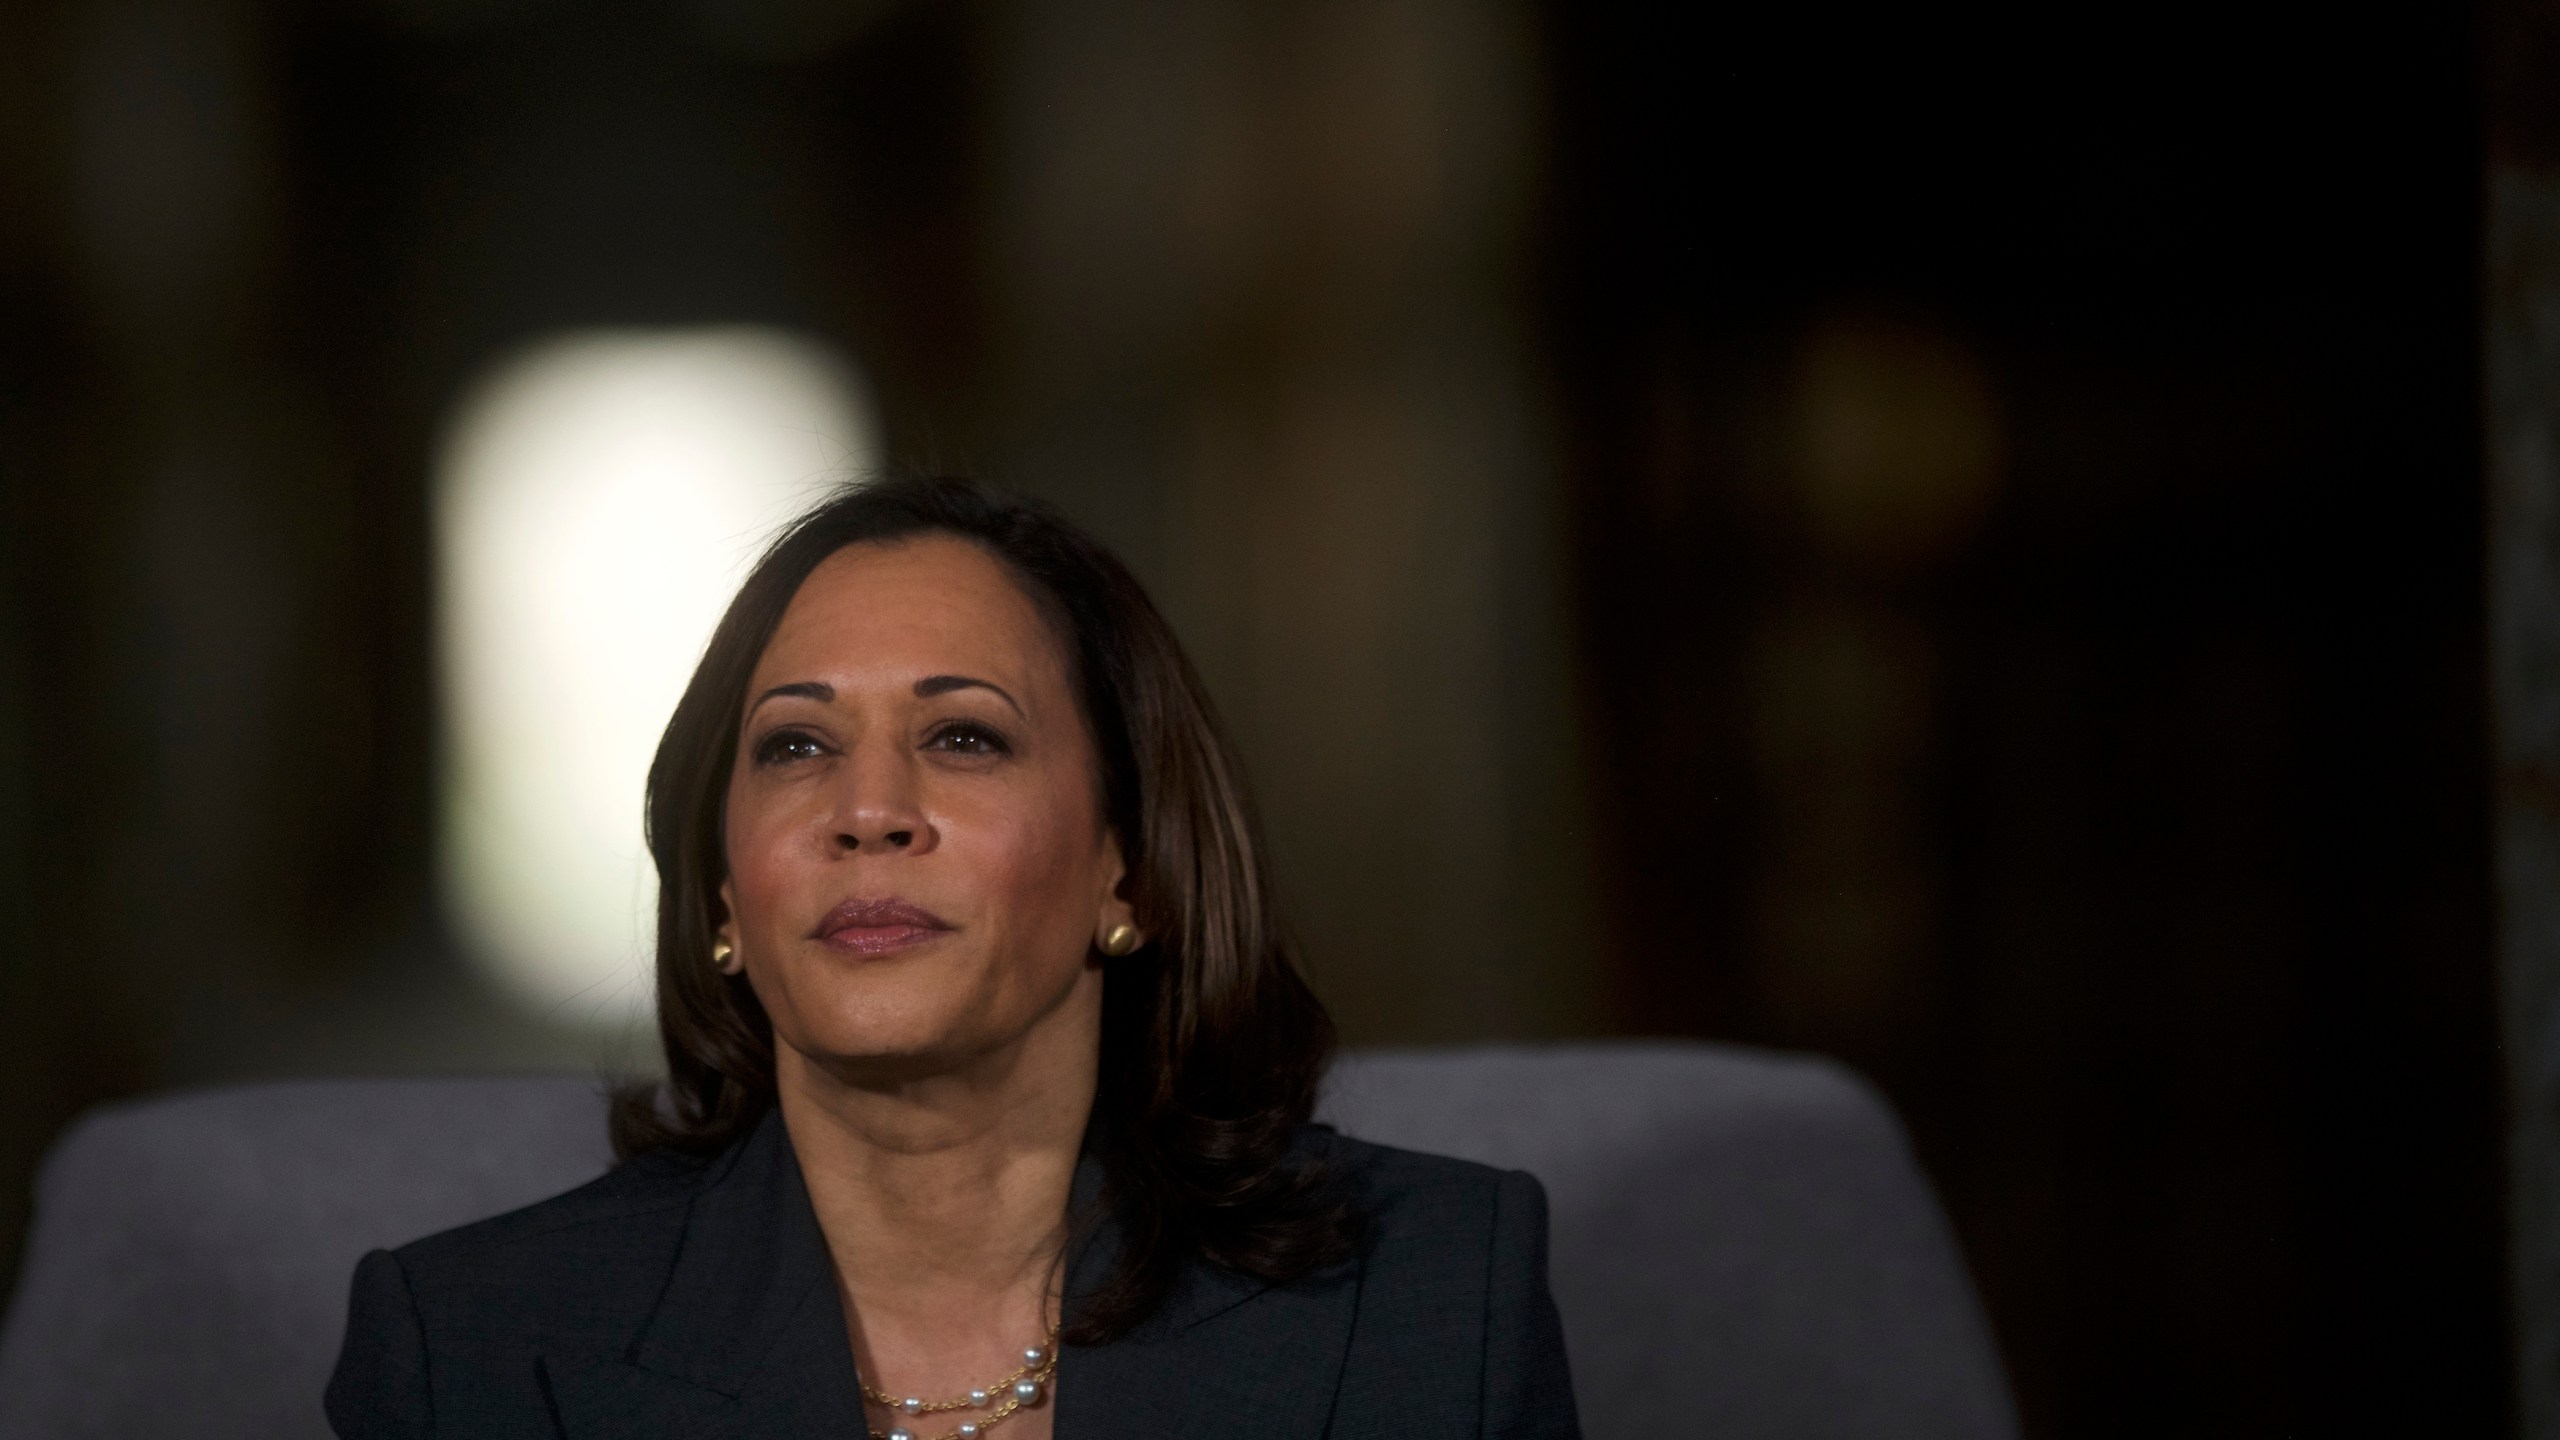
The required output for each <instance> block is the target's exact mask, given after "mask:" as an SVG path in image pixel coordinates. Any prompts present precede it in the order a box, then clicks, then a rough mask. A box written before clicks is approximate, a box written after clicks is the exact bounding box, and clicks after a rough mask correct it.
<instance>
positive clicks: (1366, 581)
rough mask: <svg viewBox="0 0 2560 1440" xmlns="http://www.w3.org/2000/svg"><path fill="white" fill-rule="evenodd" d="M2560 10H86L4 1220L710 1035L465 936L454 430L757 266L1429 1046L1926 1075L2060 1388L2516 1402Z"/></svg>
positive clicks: (26, 294) (39, 10) (1932, 1165)
mask: <svg viewBox="0 0 2560 1440" xmlns="http://www.w3.org/2000/svg"><path fill="white" fill-rule="evenodd" d="M2519 8H2529V7H2519ZM2479 28H2480V27H2479V25H2478V22H2477V17H2475V16H2474V15H2472V14H2471V13H2470V12H2469V11H2468V10H2467V9H2466V8H2465V7H2462V6H2445V5H2423V4H2414V3H2411V4H2400V5H2396V6H2388V7H2376V8H2375V9H2373V10H2372V11H2371V12H2370V13H2367V14H2364V15H2361V16H2357V17H2352V18H2350V17H2348V16H2346V15H2343V14H2341V13H2340V12H2338V11H2337V10H2336V9H2335V8H2334V7H2312V6H2299V5H2295V6H2279V5H2274V4H2265V3H2248V4H2235V3H2223V4H2217V5H2202V4H2188V3H2180V0H2172V3H2170V4H2167V5H2155V6H2149V7H2137V8H2133V9H2127V8H2123V7H2090V6H2078V7H2074V6H2051V5H2047V6H2037V7H2024V6H2021V7H2014V8H2011V7H2002V6H1997V5H1991V4H1982V3H1968V4H1958V5H1953V6H1936V7H1927V6H1920V7H1914V6H1881V5H1792V6H1778V5H1761V6H1741V7H1733V6H1727V7H1712V8H1709V7H1695V6H1672V5H1651V4H1635V3H1625V0H1585V3H1579V4H1562V3H1548V4H1543V5H1541V4H1529V3H1500V0H1472V3H1458V0H1362V3H1349V0H1335V3H1311V4H1293V5H1277V4H1178V3H1171V0H1088V3H1084V4H1067V3H1063V0H1024V3H1018V4H1010V5H1004V4H960V3H914V0H910V3H893V0H869V3H864V0H844V3H837V4H827V3H820V0H725V3H724V0H644V3H625V4H615V5H606V4H603V3H600V0H596V3H591V0H192V3H191V0H12V3H10V4H8V5H7V6H6V7H5V8H0V486H5V494H0V936H5V937H6V938H5V939H0V1257H7V1256H9V1255H11V1254H13V1253H14V1250H15V1247H16V1244H17V1237H18V1235H19V1233H20V1231H21V1229H22V1227H23V1224H24V1221H25V1217H26V1204H27V1199H26V1196H27V1191H26V1185H27V1180H28V1177H29V1175H30V1174H31V1173H32V1170H33V1167H34V1165H35V1164H36V1162H37V1160H38V1159H39V1157H40V1155H41V1153H42V1151H43V1148H44V1146H45V1145H46V1144H47V1143H48V1141H49V1140H50V1138H51V1137H52V1136H53V1135H54V1134H55V1133H56V1132H57V1131H58V1129H59V1128H60V1126H61V1125H62V1124H63V1123H64V1122H65V1121H66V1120H67V1119H68V1118H69V1117H70V1116H71V1115H73V1114H74V1113H76V1112H77V1111H78V1110H79V1109H81V1108H82V1107H84V1106H87V1105H90V1104H93V1103H96V1102H99V1101H102V1100H106V1099H110V1098H113V1097H117V1096H123V1095H130V1094H134V1093H137V1092H141V1091H145V1090H150V1089H155V1088H161V1087H167V1086H174V1085H186V1084H201V1083H208V1082H213V1081H219V1080H225V1079H234V1078H242V1077H250V1076H261V1075H274V1074H288V1073H319V1072H338V1073H342V1072H350V1071H367V1070H373V1071H383V1070H390V1071H421V1070H457V1069H473V1068H525V1067H533V1066H561V1065H568V1066H579V1065H592V1064H598V1063H605V1064H611V1063H616V1060H617V1057H619V1059H620V1060H623V1061H627V1060H629V1059H630V1052H629V1050H628V1041H627V1039H626V1040H624V1041H622V1042H620V1043H621V1044H622V1045H623V1046H624V1048H623V1049H621V1050H619V1051H616V1050H615V1049H614V1048H613V1046H611V1045H602V1046H601V1048H599V1046H600V1042H599V1041H598V1040H597V1037H595V1036H594V1035H591V1034H587V1033H584V1032H579V1031H577V1030H576V1028H575V1027H574V1026H572V1025H569V1024H567V1023H566V1022H564V1021H563V1020H562V1019H561V1017H559V1016H558V1015H556V1014H554V1015H546V1014H542V1013H535V1012H522V1013H519V1012H518V1011H515V1010H511V1009H509V1008H508V1007H507V1006H506V1005H505V1004H504V1003H503V1002H502V1001H501V1000H499V999H498V998H496V997H494V996H493V995H491V994H489V993H487V992H486V991H485V989H484V988H483V987H481V986H480V985H479V984H478V982H476V981H474V980H472V979H471V978H470V975H471V972H470V971H469V970H468V969H467V967H466V966H465V965H464V964H463V963H462V962H461V959H460V957H459V955H458V949H459V945H458V942H457V941H456V940H455V939H453V938H452V937H453V934H454V931H453V927H452V926H451V924H450V923H449V920H448V918H447V907H446V902H445V898H444V897H443V896H441V895H440V893H439V888H438V882H437V880H436V874H437V870H436V865H435V861H434V854H435V850H434V847H435V843H436V836H435V827H436V824H437V816H438V809H437V800H436V775H437V766H438V763H439V761H438V756H439V749H438V746H439V744H440V741H439V738H438V725H437V718H436V717H437V713H438V709H437V707H438V703H439V695H438V693H437V683H438V682H437V679H436V676H437V671H436V668H435V665H434V662H433V645H434V642H433V635H432V630H433V615H434V613H435V609H434V604H435V597H434V596H433V595H432V594H431V593H430V591H431V582H432V577H433V576H434V574H435V573H436V572H435V566H434V561H433V556H432V554H431V553H430V550H431V529H430V525H429V517H430V499H431V497H430V484H431V478H432V475H433V474H434V454H435V451H436V445H437V440H438V436H439V434H440V433H441V430H442V427H444V426H445V425H446V424H447V423H448V422H449V419H450V416H451V413H452V410H453V407H454V406H455V404H456V403H457V397H459V396H460V395H462V394H463V393H464V392H465V390H466V388H467V387H468V386H469V385H470V384H471V383H472V381H473V378H474V377H475V376H478V375H482V374H484V373H486V371H487V369H488V367H490V366H491V365H493V364H496V363H498V362H500V361H502V360H503V359H504V358H505V357H507V356H508V355H510V354H513V353H518V352H519V351H520V350H521V348H522V347H524V346H526V345H528V344H532V343H536V342H538V341H540V340H541V339H543V338H544V337H546V336H551V335H556V334H559V333H563V332H568V331H574V330H578V329H580V328H582V327H595V326H623V327H629V326H649V327H673V326H689V325H714V324H718V325H730V324H740V323H752V324H761V325H773V326H781V327H787V328H789V329H791V330H794V331H797V332H801V333H804V334H808V335H813V336H816V337H820V338H821V339H823V340H826V341H829V342H832V343H833V344H834V345H836V346H838V347H839V348H840V350H841V351H842V353H843V354H845V355H847V356H849V357H850V358H851V360H852V362H853V363H854V364H855V365H857V366H858V367H859V368H860V370H861V372H862V374H863V376H864V377H865V379H866V380H867V382H868V385H869V387H870V389H871V391H872V395H873V403H874V406H875V409H876V412H877V414H878V416H879V419H880V424H881V426H882V429H883V436H882V438H883V441H884V443H885V446H886V449H887V451H888V452H889V454H890V455H892V456H893V457H895V458H897V459H899V460H902V461H906V462H910V463H916V464H922V465H929V466H943V467H952V468H963V469H968V470H972V471H975V472H977V473H981V474H985V475H988V476H991V477H993V478H996V479H998V480H1001V481H1004V482H1007V483H1010V484H1013V485H1016V486H1019V487H1022V488H1026V489H1030V490H1033V491H1036V492H1039V493H1042V494H1046V495H1048V496H1050V497H1052V498H1054V499H1056V500H1057V501H1058V502H1059V503H1061V504H1063V505H1065V506H1066V507H1067V508H1069V509H1070V510H1071V511H1072V512H1073V513H1075V514H1077V515H1078V516H1079V517H1081V518H1083V519H1084V520H1086V521H1087V522H1088V523H1090V524H1091V525H1093V526H1094V527H1095V528H1096V529H1097V530H1099V531H1100V532H1101V533H1103V534H1104V535H1105V536H1106V538H1108V539H1110V540H1111V541H1112V542H1113V543H1114V544H1115V545H1117V546H1119V547H1120V548H1121V549H1122V550H1123V551H1124V553H1126V554H1127V555H1129V557H1130V558H1131V559H1132V561H1133V562H1134V563H1135V564H1136V565H1137V566H1138V568H1139V569H1140V570H1141V572H1142V573H1143V574H1144V575H1145V576H1146V578H1147V579H1148V580H1149V582H1150V584H1151V585H1152V586H1153V587H1154V588H1155V589H1156V591H1157V593H1158V596H1159V598H1160V600H1162V602H1163V603H1164V604H1165V606H1166V608H1167V610H1168V612H1169V613H1170V614H1171V615H1172V616H1173V617H1174V619H1175V622H1176V624H1177V626H1178V627H1179V628H1180V629H1181V630H1182V632H1183V634H1184V636H1185V639H1186V641H1187V642H1188V643H1189V644H1190V645H1191V646H1192V647H1193V648H1194V650H1195V653H1196V654H1197V656H1198V658H1199V660H1200V662H1201V664H1202V666H1203V668H1204V670H1205V671H1206V673H1207V674H1208V676H1209V678H1210V681H1211V684H1212V687H1213V689H1215V690H1216V692H1217V694H1218V696H1219V698H1220V700H1221V702H1222V704H1223V705H1224V706H1225V708H1226V709H1227V710H1228V712H1229V713H1230V716H1231V719H1232V721H1233V723H1234V726H1235V728H1236V729H1237V731H1238V732H1239V735H1240V738H1241V740H1242V742H1243V744H1244V747H1245V749H1246V751H1247V755H1248V759H1249V762H1250V763H1251V764H1252V766H1253V767H1254V770H1255V773H1256V776H1257V779H1258V781H1259V783H1260V786H1261V789H1262V791H1263V793H1264V797H1265V801H1266V806H1267V809H1268V810H1269V812H1270V815H1269V818H1270V821H1271V825H1272V828H1273V830H1274V834H1275V844H1276V845H1277V848H1278V851H1279V854H1280V858H1281V864H1282V870H1283V879H1284V882H1285V883H1286V884H1287V886H1288V888H1289V899H1290V903H1291V905H1292V907H1293V913H1294V915H1295V919H1296V923H1297V925H1298V927H1299V929H1300V930H1301V931H1302V932H1303V934H1304V935H1305V937H1306V939H1307V944H1308V950H1309V954H1310V963H1311V965H1312V967H1313V969H1314V970H1315V972H1316V975H1317V978H1318V980H1319V983H1320V985H1321V986H1322V988H1323V989H1324V991H1325V993H1326V994H1327V996H1328V998H1329V999H1330V1000H1331V1001H1332V1003H1333V1004H1334V1005H1335V1007H1336V1009H1337V1012H1338V1014H1339V1015H1340V1016H1341V1018H1342V1020H1343V1022H1344V1025H1345V1028H1346V1031H1347V1033H1348V1035H1349V1038H1350V1039H1351V1040H1352V1041H1353V1042H1354V1043H1359V1044H1380V1043H1396V1042H1449V1041H1463V1040H1469V1039H1483V1038H1540V1037H1554V1036H1573V1035H1680V1036H1701V1037H1713V1038H1719V1039H1727V1040H1739V1041H1746V1042H1752V1043H1761V1044H1770V1045H1779V1046H1787V1047H1800V1048H1809V1049H1816V1050H1821V1051H1826V1052H1829V1053H1832V1054H1835V1055H1838V1056H1840V1057H1842V1058H1844V1059H1846V1060H1847V1061H1849V1062H1850V1063H1852V1064H1854V1065H1856V1066H1858V1067H1859V1068H1860V1069H1862V1070H1863V1071H1864V1072H1865V1073H1867V1074H1868V1075H1870V1076H1871V1077H1873V1078H1874V1079H1875V1080H1876V1081H1877V1083H1878V1084H1879V1085H1880V1086H1882V1088H1883V1089H1884V1090H1885V1091H1886V1092H1887V1093H1888V1095H1889V1096H1890V1097H1891V1099H1892V1100H1893V1101H1894V1103H1895V1104H1896V1105H1897V1106H1898V1107H1899V1109H1900V1110H1901V1112H1902V1114H1903V1115H1904V1117H1905V1118H1906V1119H1907V1121H1908V1122H1909V1125H1910V1127H1911V1130H1912V1133H1913V1136H1914V1140H1915V1143H1916V1145H1917V1148H1918V1150H1919V1153H1920V1156H1921V1158H1922V1160H1923V1162H1924V1163H1925V1165H1926V1166H1927V1168H1928V1170H1929V1172H1930V1174H1931V1176H1932V1177H1933V1179H1934V1180H1935V1182H1936V1184H1937V1185H1938V1187H1939V1188H1940V1191H1941V1194H1942V1195H1943V1197H1944V1199H1945V1201H1946V1204H1947V1206H1948V1208H1949V1209H1950V1211H1951V1213H1952V1215H1953V1218H1954V1221H1955V1224H1956V1227H1957V1229H1958V1232H1959V1234H1960V1236H1961V1238H1962V1241H1963V1244H1964V1248H1965V1252H1966V1255H1967V1257H1968V1259H1969V1261H1970V1263H1971V1265H1972V1267H1973V1270H1974V1273H1975V1275H1976V1277H1977V1279H1978V1281H1979V1283H1980V1285H1981V1287H1982V1290H1983V1292H1984V1295H1985V1298H1986V1301H1987V1303H1988V1305H1989V1308H1990V1312H1991V1315H1992V1318H1993V1321H1994V1324H1995V1327H1996V1329H1997V1331H1998V1334H1999V1338H2000V1341H2001V1343H2002V1345H2003V1347H2004V1350H2005V1352H2006V1355H2007V1358H2008V1362H2009V1365H2010V1367H2011V1372H2012V1375H2013V1378H2014V1380H2015V1383H2016V1387H2017V1391H2018V1394H2019V1398H2020V1401H2021V1405H2022V1407H2023V1410H2024V1414H2025V1418H2026V1422H2027V1425H2028V1428H2029V1431H2030V1433H2031V1434H2033V1435H2036V1436H2053V1437H2059V1436H2119V1435H2122V1436H2132V1435H2151V1434H2157V1433H2162V1432H2164V1431H2165V1432H2175V1433H2180V1434H2187V1435H2232V1436H2240V1435H2248V1436H2260V1435H2281V1434H2295V1433H2306V1434H2307V1433H2320V1434H2333V1433H2393V1432H2410V1431H2415V1430H2424V1431H2426V1432H2427V1433H2437V1434H2496V1433H2504V1432H2506V1431H2508V1430H2510V1429H2511V1428H2512V1427H2513V1425H2514V1423H2515V1422H2514V1412H2515V1401H2514V1399H2513V1398H2512V1394H2511V1392H2512V1389H2513V1385H2514V1382H2513V1380H2512V1379H2511V1377H2510V1364H2511V1360H2510V1351H2511V1343H2510V1339H2509V1329H2510V1327H2509V1322H2508V1318H2507V1308H2506V1304H2507V1302H2506V1300H2505V1299H2504V1293H2505V1292H2504V1288H2503V1284H2504V1282H2503V1272H2502V1269H2501V1267H2502V1264H2503V1263H2504V1260H2503V1257H2504V1255H2505V1247H2504V1244H2503V1241H2502V1238H2501V1237H2502V1215H2501V1193H2502V1192H2501V1188H2500V1187H2501V1184H2502V1179H2501V1175H2502V1172H2501V1161H2500V1150H2499V1141H2500V1135H2501V1127H2502V1124H2503V1120H2502V1109H2501V1101H2500V1093H2501V1092H2500V1087H2499V1071H2498V1051H2497V1048H2496V1044H2495V1040H2494V1036H2495V1034H2496V1027H2495V1024H2494V1019H2493V983H2492V967H2491V962H2490V933H2491V926H2490V908H2491V907H2490V883H2489V854H2488V835H2489V823H2488V814H2489V783H2488V774H2489V765H2488V757H2487V739H2486V735H2487V728H2486V722H2485V714H2484V703H2485V702H2484V678H2483V640H2482V635H2483V608H2484V607H2483V584H2484V571H2483V540H2482V533H2483V516H2484V507H2483V499H2482V487H2481V459H2482V456H2481V440H2480V432H2481V424H2480V421H2481V407H2482V403H2483V400H2482V382H2481V362H2480V358H2479V357H2480V353H2481V348H2480V347H2481V340H2480V335H2481V255H2482V253H2483V243H2484V242H2483V233H2482V223H2483V222H2482V218H2481V216H2482V204H2481V196H2482V176H2483V156H2484V138H2483V137H2484V98H2483V97H2484V94H2485V91H2484V82H2483V80H2482V79H2481V76H2482V73H2483V65H2482V56H2483V45H2482V40H2481V36H2480V34H2479V33H2478V32H2479ZM632 783H633V785H634V787H635V789H636V786H637V783H638V777H637V776H636V775H635V776H634V777H633V781H632ZM8 1263H9V1262H8V1261H7V1260H6V1259H5V1258H0V1285H5V1278H6V1275H7V1273H8V1271H7V1268H6V1267H7V1265H8Z"/></svg>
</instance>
